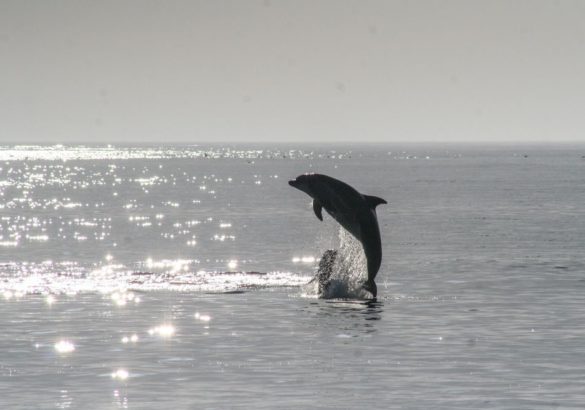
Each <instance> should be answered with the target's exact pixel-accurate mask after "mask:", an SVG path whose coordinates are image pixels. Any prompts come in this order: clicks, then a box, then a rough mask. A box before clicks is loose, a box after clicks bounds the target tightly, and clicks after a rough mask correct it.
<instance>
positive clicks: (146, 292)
mask: <svg viewBox="0 0 585 410" xmlns="http://www.w3.org/2000/svg"><path fill="white" fill-rule="evenodd" d="M304 172H320V173H325V174H328V175H331V176H334V177H337V178H339V179H342V180H344V181H346V182H348V183H350V184H351V185H353V186H354V187H356V188H357V189H358V190H359V191H360V192H362V193H367V194H371V195H376V196H380V197H382V198H385V199H386V200H387V201H388V202H389V204H388V205H383V206H380V207H378V219H379V223H380V229H381V234H382V242H383V252H384V257H383V262H382V267H381V269H380V272H379V273H378V276H377V279H376V282H377V284H378V291H379V297H378V299H377V301H375V302H371V301H368V300H365V299H362V298H361V297H360V295H351V294H349V295H348V294H343V295H342V294H340V295H337V296H346V297H345V298H340V297H335V296H336V295H329V296H331V297H332V298H331V299H319V298H317V297H316V295H315V291H314V287H313V286H311V285H307V283H308V282H309V281H310V280H311V278H312V276H313V275H314V272H315V267H316V265H317V263H318V259H319V257H320V255H321V254H322V253H323V251H324V250H326V249H329V248H341V249H344V252H346V253H348V258H353V259H352V260H354V262H355V263H353V264H350V266H351V267H352V268H351V272H348V280H350V279H351V280H356V278H360V275H363V266H362V262H361V259H360V255H359V252H356V247H355V243H353V244H352V243H351V238H348V237H347V235H346V234H345V233H344V232H343V231H340V230H339V227H338V225H336V223H335V222H334V221H333V220H332V218H330V217H328V215H325V221H324V222H320V221H318V220H317V218H316V217H315V215H314V214H313V211H312V208H311V205H310V199H309V197H308V196H306V195H304V194H303V193H301V192H300V191H297V190H295V189H292V188H291V187H289V186H288V184H287V181H288V180H289V179H292V178H294V177H296V176H297V175H299V174H301V173H304ZM583 204H585V146H540V147H527V146H521V147H514V146H499V147H498V146H485V147H480V146H457V145H448V146H422V145H418V146H417V145H412V146H396V145H372V146H316V145H315V146H268V145H267V146H156V147H155V146H142V147H124V146H99V147H97V146H50V147H46V146H1V147H0V311H1V312H2V314H1V315H0V329H2V333H1V334H0V408H2V409H4V408H6V409H54V408H61V409H63V408H71V409H82V408H83V409H118V408H129V409H158V408H172V409H227V408H242V409H244V408H245V409H249V408H258V409H273V408H283V409H305V408H317V409H319V408H322V409H325V408H334V409H353V408H396V409H476V408H478V409H539V408H542V409H557V408H558V409H581V408H584V407H585V256H584V255H585V253H584V249H585V207H584V205H583ZM354 254H355V255H354ZM340 280H341V281H343V278H341V279H340Z"/></svg>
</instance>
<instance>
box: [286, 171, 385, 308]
mask: <svg viewBox="0 0 585 410" xmlns="http://www.w3.org/2000/svg"><path fill="white" fill-rule="evenodd" d="M288 184H289V185H290V186H292V187H294V188H297V189H299V190H301V191H303V192H305V193H306V194H308V195H309V196H310V197H311V198H313V211H315V215H317V218H319V219H320V220H321V221H322V220H323V215H322V213H321V211H322V209H323V208H325V210H326V211H327V213H328V214H329V215H331V216H332V217H333V219H335V220H336V221H337V222H339V224H340V225H341V226H343V227H344V228H345V229H346V230H347V231H348V232H349V233H351V234H352V235H353V236H354V237H355V238H356V239H357V240H358V241H360V242H361V244H362V246H363V248H364V253H365V254H366V259H367V261H368V279H367V280H366V282H365V283H364V285H363V288H364V289H365V290H367V291H368V292H370V293H371V294H372V295H373V296H374V298H375V297H376V295H377V293H378V288H377V287H376V282H374V278H375V277H376V274H377V273H378V269H380V264H381V263H382V241H381V239H380V228H379V226H378V218H377V217H376V206H378V205H380V204H386V203H387V202H386V201H385V200H383V199H382V198H378V197H376V196H370V195H362V194H360V193H359V192H358V191H356V190H355V189H354V188H352V187H351V186H349V185H348V184H346V183H345V182H342V181H340V180H338V179H335V178H331V177H330V176H327V175H321V174H304V175H299V176H298V177H297V179H295V180H292V181H288Z"/></svg>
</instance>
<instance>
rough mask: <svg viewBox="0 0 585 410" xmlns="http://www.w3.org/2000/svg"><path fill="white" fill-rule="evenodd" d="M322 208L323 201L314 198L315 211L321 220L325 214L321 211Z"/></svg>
mask: <svg viewBox="0 0 585 410" xmlns="http://www.w3.org/2000/svg"><path fill="white" fill-rule="evenodd" d="M322 210H323V205H321V202H319V201H317V200H316V199H313V211H314V212H315V215H317V218H319V220H320V221H322V220H323V214H322V213H321V211H322Z"/></svg>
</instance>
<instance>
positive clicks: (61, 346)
mask: <svg viewBox="0 0 585 410" xmlns="http://www.w3.org/2000/svg"><path fill="white" fill-rule="evenodd" d="M55 350H56V351H57V352H59V353H71V352H72V351H74V350H75V345H74V344H73V343H71V342H70V341H68V340H60V341H58V342H57V343H55Z"/></svg>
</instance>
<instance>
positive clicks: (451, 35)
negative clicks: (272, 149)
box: [0, 0, 585, 143]
mask: <svg viewBox="0 0 585 410" xmlns="http://www.w3.org/2000/svg"><path fill="white" fill-rule="evenodd" d="M117 141H118V142H121V141H126V142H192V143H197V142H206V141H241V142H251V141H274V142H276V141H313V142H316V141H331V142H333V141H352V142H364V141H372V142H394V141H401V142H402V141H413V142H414V141H469V142H483V141H499V142H501V141H519V142H520V141H522V142H532V141H534V142H543V141H546V142H555V141H573V142H577V141H579V142H585V2H584V1H538V0H530V1H519V0H518V1H492V0H489V1H488V0H486V1H472V0H464V1H389V0H388V1H364V0H357V1H343V0H332V1H315V0H309V1H278V0H266V1H263V0H257V1H256V0H253V1H243V0H242V1H238V0H234V1H146V0H144V1H118V0H116V1H80V0H74V1H46V0H39V1H32V0H29V1H23V0H14V1H11V0H0V142H55V143H56V142H62V143H67V142H117Z"/></svg>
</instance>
